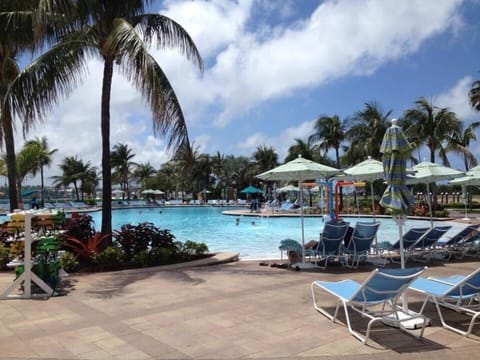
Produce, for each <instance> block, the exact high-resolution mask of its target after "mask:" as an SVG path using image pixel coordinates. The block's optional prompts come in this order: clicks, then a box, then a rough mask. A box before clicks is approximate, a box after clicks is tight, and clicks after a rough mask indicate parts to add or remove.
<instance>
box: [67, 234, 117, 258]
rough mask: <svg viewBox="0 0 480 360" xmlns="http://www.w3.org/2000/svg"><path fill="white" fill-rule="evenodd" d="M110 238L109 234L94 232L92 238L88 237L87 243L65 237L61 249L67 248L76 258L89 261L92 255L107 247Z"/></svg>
mask: <svg viewBox="0 0 480 360" xmlns="http://www.w3.org/2000/svg"><path fill="white" fill-rule="evenodd" d="M110 238H111V234H102V233H100V232H96V233H95V234H94V235H93V236H91V237H89V238H88V239H87V241H84V240H82V239H78V238H76V237H74V236H70V235H65V236H64V238H63V247H64V248H67V249H68V250H69V251H71V252H72V253H73V254H74V255H75V256H77V257H78V258H80V259H83V260H85V261H90V260H91V259H92V256H93V255H94V254H96V253H98V252H100V251H102V250H103V249H105V248H106V247H107V245H108V244H109V242H110Z"/></svg>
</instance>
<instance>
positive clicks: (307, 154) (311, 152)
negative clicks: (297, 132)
mask: <svg viewBox="0 0 480 360" xmlns="http://www.w3.org/2000/svg"><path fill="white" fill-rule="evenodd" d="M299 155H301V156H302V157H303V158H304V159H308V160H313V158H314V156H315V149H314V148H312V146H311V144H310V142H305V141H303V140H301V139H295V145H292V146H290V147H289V148H288V155H287V157H286V158H285V162H288V161H291V160H294V159H296V158H298V156H299Z"/></svg>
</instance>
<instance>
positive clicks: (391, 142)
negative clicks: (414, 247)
mask: <svg viewBox="0 0 480 360" xmlns="http://www.w3.org/2000/svg"><path fill="white" fill-rule="evenodd" d="M411 151H412V147H411V145H410V143H409V142H408V140H407V138H406V137H405V135H404V133H403V131H402V129H401V128H400V127H399V126H398V125H397V119H393V120H392V126H390V127H389V128H388V129H387V131H386V132H385V135H384V136H383V141H382V145H381V146H380V152H381V153H382V154H383V172H384V176H385V180H386V181H387V184H388V186H387V188H386V189H385V192H384V193H383V196H382V198H381V199H380V205H382V206H383V207H384V208H386V209H388V210H389V211H390V212H391V213H392V214H393V219H394V220H395V222H396V223H397V224H398V232H399V239H400V257H401V264H402V268H404V267H405V258H404V254H403V241H402V240H403V228H402V227H403V224H404V223H405V220H406V216H405V215H406V214H407V212H408V210H409V209H410V208H411V207H412V206H413V196H412V195H411V194H410V191H409V190H408V187H407V185H406V178H407V171H406V170H407V158H408V156H409V155H410V152H411Z"/></svg>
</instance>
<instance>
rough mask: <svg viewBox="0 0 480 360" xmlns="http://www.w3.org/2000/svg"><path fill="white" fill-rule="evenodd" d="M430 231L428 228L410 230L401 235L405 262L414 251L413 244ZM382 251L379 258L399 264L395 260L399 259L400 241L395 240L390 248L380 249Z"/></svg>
mask: <svg viewBox="0 0 480 360" xmlns="http://www.w3.org/2000/svg"><path fill="white" fill-rule="evenodd" d="M428 230H430V228H429V227H425V228H411V229H409V230H408V231H407V232H406V233H405V234H403V253H404V256H405V261H407V259H408V257H409V256H411V255H412V254H413V252H414V250H415V244H416V243H417V241H418V240H419V239H420V238H421V237H422V236H423V235H425V234H426V232H427V231H428ZM380 250H382V252H381V254H380V257H383V258H385V259H388V260H390V261H391V262H396V263H400V261H398V260H396V258H400V240H397V241H396V242H395V243H394V244H393V245H392V246H391V247H390V248H388V249H380Z"/></svg>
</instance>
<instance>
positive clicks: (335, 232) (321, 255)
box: [305, 222, 349, 269]
mask: <svg viewBox="0 0 480 360" xmlns="http://www.w3.org/2000/svg"><path fill="white" fill-rule="evenodd" d="M348 227H349V226H348V223H332V222H327V223H325V226H324V227H323V230H322V233H321V234H320V240H319V242H318V244H317V246H316V247H315V248H314V249H310V250H307V249H306V250H305V256H308V257H309V258H310V259H311V258H312V257H314V258H315V261H316V263H317V265H318V267H319V268H321V269H326V268H327V264H328V261H329V260H330V259H331V258H335V257H340V255H341V247H342V243H343V241H344V239H345V235H346V234H347V230H348Z"/></svg>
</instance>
